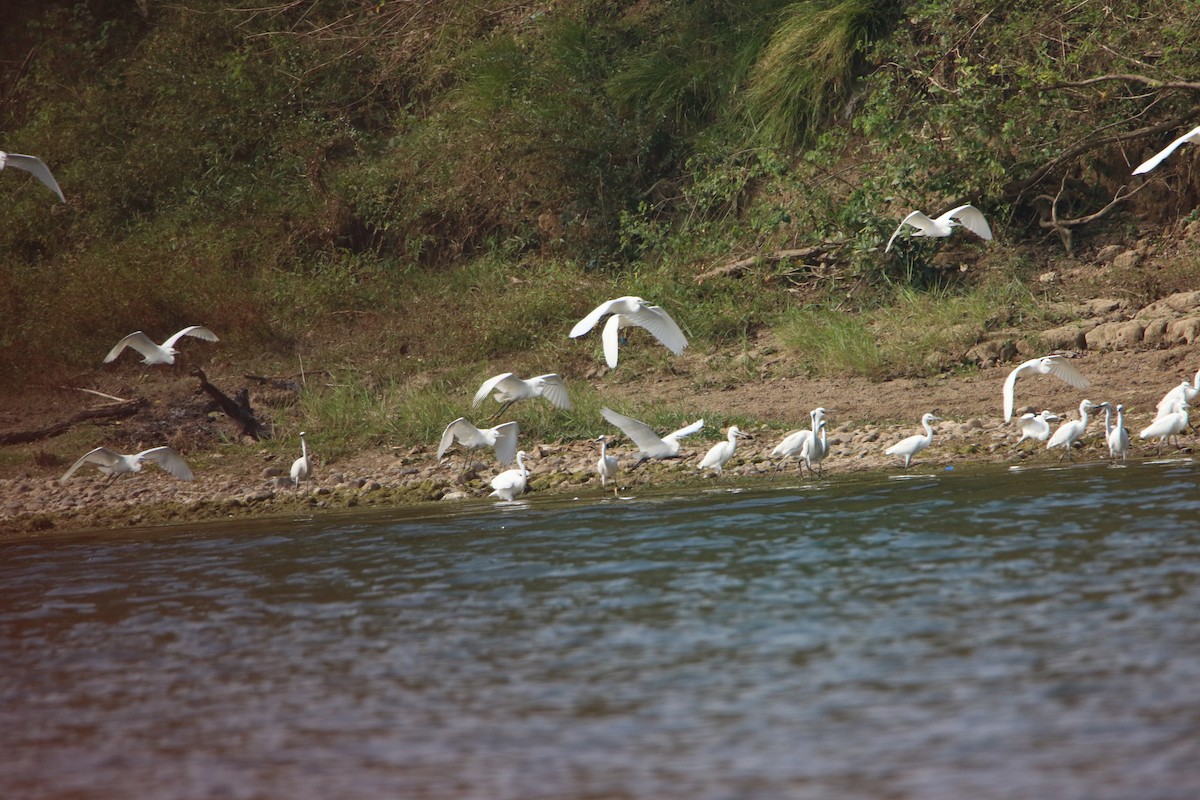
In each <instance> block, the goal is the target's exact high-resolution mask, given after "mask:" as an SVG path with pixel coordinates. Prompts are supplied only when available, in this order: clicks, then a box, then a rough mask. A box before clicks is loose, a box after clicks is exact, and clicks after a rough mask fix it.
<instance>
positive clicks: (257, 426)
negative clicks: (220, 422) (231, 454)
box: [192, 367, 268, 442]
mask: <svg viewBox="0 0 1200 800" xmlns="http://www.w3.org/2000/svg"><path fill="white" fill-rule="evenodd" d="M192 377H194V378H195V379H196V380H198V381H200V389H201V390H202V391H203V392H204V393H205V394H207V395H208V396H209V397H211V398H212V399H213V401H214V402H216V404H217V406H218V407H219V408H220V409H221V410H222V411H223V412H225V416H227V417H229V418H230V419H231V420H233V421H234V422H236V423H237V424H238V427H239V428H240V429H241V435H242V436H249V437H250V438H251V439H253V440H254V441H256V442H257V441H259V440H260V439H263V438H264V437H265V436H266V435H267V434H268V431H267V430H266V429H265V428H264V427H263V424H262V423H261V422H259V421H258V418H257V417H255V416H254V410H253V409H251V408H250V393H249V391H247V390H246V389H244V388H243V389H242V390H241V391H240V392H238V393H237V399H236V400H234V399H233V398H231V397H230V396H229V395H227V394H225V393H224V392H222V391H221V390H220V389H218V388H217V387H216V386H213V385H212V384H211V383H209V382H208V376H207V375H205V374H204V370H202V369H200V368H199V367H194V368H193V369H192Z"/></svg>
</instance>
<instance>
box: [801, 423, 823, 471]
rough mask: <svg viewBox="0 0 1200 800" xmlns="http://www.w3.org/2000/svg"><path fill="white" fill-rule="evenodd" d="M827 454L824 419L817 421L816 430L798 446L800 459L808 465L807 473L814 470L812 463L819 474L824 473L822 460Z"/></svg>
mask: <svg viewBox="0 0 1200 800" xmlns="http://www.w3.org/2000/svg"><path fill="white" fill-rule="evenodd" d="M827 455H829V442H828V440H827V439H826V437H825V420H823V419H822V420H819V421H818V422H817V431H816V432H815V433H814V434H813V435H812V436H810V437H808V441H807V442H805V443H804V446H803V447H802V448H800V460H801V461H803V462H804V464H805V466H807V467H808V474H809V475H810V476H811V475H812V474H813V472H814V470H813V464H816V465H817V471H819V472H820V474H821V475H824V474H825V467H824V466H822V462H823V461H824V460H825V456H827Z"/></svg>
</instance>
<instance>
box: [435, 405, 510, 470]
mask: <svg viewBox="0 0 1200 800" xmlns="http://www.w3.org/2000/svg"><path fill="white" fill-rule="evenodd" d="M519 434H520V428H518V427H517V423H515V422H505V423H504V424H503V425H497V426H496V427H494V428H488V429H487V430H480V429H479V428H476V427H475V426H474V425H472V424H471V423H470V422H468V421H467V418H466V417H459V418H458V419H456V420H454V422H451V423H450V424H449V425H447V426H446V430H444V431H442V441H441V442H439V443H438V451H437V457H438V460H439V461H440V460H441V458H442V456H444V455H445V454H446V450H448V449H449V448H450V445H452V444H454V441H455V440H456V439H457V440H458V443H459V444H461V445H462V446H463V447H464V448H465V449H466V450H478V449H479V448H481V447H490V448H492V450H493V451H494V452H495V453H496V460H497V461H499V462H500V463H501V464H511V463H512V460H513V456H514V455H516V452H517V436H518V435H519ZM463 459H464V462H465V459H466V454H465V453H464V455H463Z"/></svg>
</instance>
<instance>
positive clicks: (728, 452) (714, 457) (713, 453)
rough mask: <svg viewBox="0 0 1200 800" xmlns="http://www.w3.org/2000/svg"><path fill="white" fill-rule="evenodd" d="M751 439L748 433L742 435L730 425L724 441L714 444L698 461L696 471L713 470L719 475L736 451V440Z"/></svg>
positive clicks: (736, 428) (735, 426)
mask: <svg viewBox="0 0 1200 800" xmlns="http://www.w3.org/2000/svg"><path fill="white" fill-rule="evenodd" d="M753 438H754V437H753V436H751V435H750V434H748V433H742V431H741V429H740V428H738V426H737V425H730V426H729V433H728V434H727V436H726V439H725V441H723V442H718V443H717V444H714V445H713V446H712V447H711V448H710V449H709V451H708V452H707V453H706V454H705V456H704V458H703V459H701V460H700V466H699V467H697V469H702V470H703V469H711V470H715V471H716V473H717V474H718V475H720V474H721V472H722V471H724V469H725V462H726V461H728V460H729V459H731V458H733V454H734V452H736V451H737V440H738V439H753Z"/></svg>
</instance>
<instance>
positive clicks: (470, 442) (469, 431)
mask: <svg viewBox="0 0 1200 800" xmlns="http://www.w3.org/2000/svg"><path fill="white" fill-rule="evenodd" d="M455 439H457V440H458V441H460V442H462V444H463V447H483V446H484V445H486V444H487V440H486V439H484V438H483V431H481V430H479V428H476V427H475V426H474V425H472V424H471V423H470V422H468V421H467V418H466V417H459V418H458V419H456V420H454V422H451V423H450V424H449V425H447V426H446V430H444V431H442V441H441V443H440V444H438V452H437V457H438V458H441V457H442V456H443V455H445V454H446V451H447V450H448V449H450V445H452V444H454V440H455Z"/></svg>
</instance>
